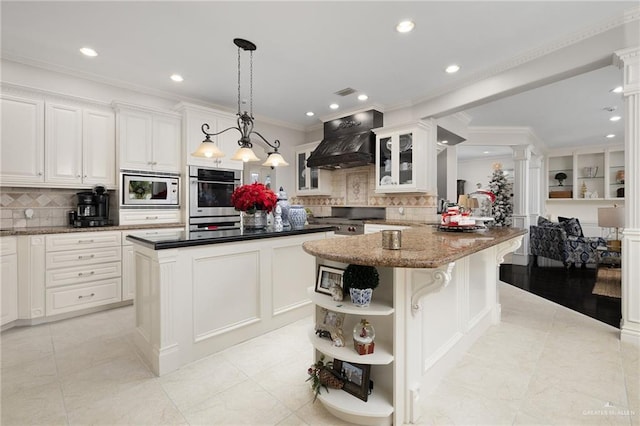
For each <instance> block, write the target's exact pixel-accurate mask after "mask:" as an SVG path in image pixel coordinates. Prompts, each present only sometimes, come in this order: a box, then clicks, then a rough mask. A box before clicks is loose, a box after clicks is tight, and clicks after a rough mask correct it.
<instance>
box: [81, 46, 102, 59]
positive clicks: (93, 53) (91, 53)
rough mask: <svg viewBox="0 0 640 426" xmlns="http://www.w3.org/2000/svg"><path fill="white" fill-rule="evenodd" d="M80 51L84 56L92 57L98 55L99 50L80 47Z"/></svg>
mask: <svg viewBox="0 0 640 426" xmlns="http://www.w3.org/2000/svg"><path fill="white" fill-rule="evenodd" d="M80 53H82V54H83V55H84V56H90V57H92V58H93V57H96V56H98V52H96V51H95V50H93V49H92V48H90V47H83V48H82V49H80Z"/></svg>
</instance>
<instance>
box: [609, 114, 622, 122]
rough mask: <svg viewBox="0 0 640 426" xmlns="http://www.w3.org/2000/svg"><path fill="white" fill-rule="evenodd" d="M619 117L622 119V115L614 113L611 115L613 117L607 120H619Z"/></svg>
mask: <svg viewBox="0 0 640 426" xmlns="http://www.w3.org/2000/svg"><path fill="white" fill-rule="evenodd" d="M621 119H622V117H620V116H619V115H614V116H613V117H611V118H610V119H609V120H610V121H618V120H621Z"/></svg>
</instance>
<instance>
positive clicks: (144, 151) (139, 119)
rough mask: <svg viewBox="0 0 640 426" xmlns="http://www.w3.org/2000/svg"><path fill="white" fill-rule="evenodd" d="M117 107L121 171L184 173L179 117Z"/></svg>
mask: <svg viewBox="0 0 640 426" xmlns="http://www.w3.org/2000/svg"><path fill="white" fill-rule="evenodd" d="M116 108H117V120H118V125H117V127H118V147H119V150H120V169H129V170H148V171H160V172H176V173H180V172H181V171H182V170H181V169H182V167H181V164H182V161H181V158H182V157H181V154H182V149H181V146H182V144H181V140H180V126H181V121H180V117H179V116H176V115H174V114H169V113H166V114H162V113H157V112H150V111H146V110H137V109H133V108H123V107H120V106H116Z"/></svg>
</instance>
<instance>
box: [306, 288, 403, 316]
mask: <svg viewBox="0 0 640 426" xmlns="http://www.w3.org/2000/svg"><path fill="white" fill-rule="evenodd" d="M307 295H308V296H309V299H311V302H313V303H314V304H316V305H318V306H321V307H323V308H327V309H330V310H332V311H335V312H344V313H345V314H350V315H368V316H374V315H391V314H393V311H394V310H393V306H391V304H389V303H385V302H376V301H374V300H371V304H370V305H369V307H367V308H359V307H357V306H355V305H354V304H352V303H351V302H350V301H349V296H348V295H345V300H343V301H341V302H337V301H335V300H333V299H332V298H331V296H327V295H326V294H321V293H317V292H316V291H315V289H314V288H313V287H309V288H307ZM375 296H376V293H375V291H374V292H373V298H375Z"/></svg>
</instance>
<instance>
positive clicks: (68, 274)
mask: <svg viewBox="0 0 640 426" xmlns="http://www.w3.org/2000/svg"><path fill="white" fill-rule="evenodd" d="M121 275H122V262H110V263H101V264H99V265H85V266H77V267H73V268H63V269H53V270H48V271H47V273H46V286H47V288H49V287H58V286H62V285H69V284H80V283H86V282H90V281H96V280H102V279H106V278H120V276H121Z"/></svg>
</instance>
